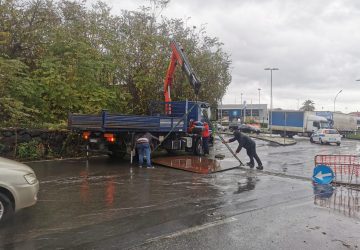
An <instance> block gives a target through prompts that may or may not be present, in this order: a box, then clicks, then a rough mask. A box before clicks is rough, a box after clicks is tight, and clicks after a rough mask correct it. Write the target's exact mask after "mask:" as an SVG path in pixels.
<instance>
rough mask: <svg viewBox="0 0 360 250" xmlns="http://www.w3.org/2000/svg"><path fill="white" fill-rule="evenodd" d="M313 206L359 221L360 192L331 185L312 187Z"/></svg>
mask: <svg viewBox="0 0 360 250" xmlns="http://www.w3.org/2000/svg"><path fill="white" fill-rule="evenodd" d="M314 195H315V196H314V204H315V205H317V206H321V207H324V208H328V209H330V211H332V212H335V213H340V214H343V215H345V216H348V217H350V218H356V219H360V190H356V189H353V188H348V187H343V186H338V187H333V186H331V185H314Z"/></svg>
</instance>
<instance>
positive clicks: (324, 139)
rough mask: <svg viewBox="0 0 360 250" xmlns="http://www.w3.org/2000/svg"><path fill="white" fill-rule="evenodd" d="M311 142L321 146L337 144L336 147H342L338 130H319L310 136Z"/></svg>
mask: <svg viewBox="0 0 360 250" xmlns="http://www.w3.org/2000/svg"><path fill="white" fill-rule="evenodd" d="M310 142H312V143H321V144H330V143H336V145H338V146H340V144H341V135H340V134H339V132H338V131H337V130H336V129H319V130H318V131H315V132H314V133H313V134H312V135H311V136H310Z"/></svg>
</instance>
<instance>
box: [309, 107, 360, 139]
mask: <svg viewBox="0 0 360 250" xmlns="http://www.w3.org/2000/svg"><path fill="white" fill-rule="evenodd" d="M316 115H318V116H322V117H325V118H326V119H327V120H328V122H329V125H330V128H334V129H336V130H337V131H339V133H340V134H341V135H345V134H348V133H353V132H355V131H356V130H357V128H358V125H357V117H356V116H352V115H348V114H343V113H339V112H331V111H316Z"/></svg>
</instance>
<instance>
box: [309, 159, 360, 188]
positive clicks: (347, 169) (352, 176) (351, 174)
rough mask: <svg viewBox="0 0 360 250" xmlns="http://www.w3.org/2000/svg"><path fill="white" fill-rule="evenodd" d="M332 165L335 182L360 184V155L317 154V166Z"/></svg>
mask: <svg viewBox="0 0 360 250" xmlns="http://www.w3.org/2000/svg"><path fill="white" fill-rule="evenodd" d="M318 165H326V166H328V167H330V168H331V169H332V170H333V172H334V174H335V178H334V180H333V182H334V183H340V184H352V185H360V157H359V156H356V155H316V156H315V166H318Z"/></svg>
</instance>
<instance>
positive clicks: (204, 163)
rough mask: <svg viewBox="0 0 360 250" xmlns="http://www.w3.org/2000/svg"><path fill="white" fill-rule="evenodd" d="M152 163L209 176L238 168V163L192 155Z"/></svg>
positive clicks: (155, 160)
mask: <svg viewBox="0 0 360 250" xmlns="http://www.w3.org/2000/svg"><path fill="white" fill-rule="evenodd" d="M153 163H155V164H159V165H162V166H167V167H171V168H175V169H181V170H185V171H189V172H194V173H199V174H211V173H215V172H220V171H225V170H229V169H233V168H236V167H238V166H239V163H238V162H234V161H229V160H218V159H210V158H207V157H205V156H194V155H182V156H164V157H158V158H154V159H153Z"/></svg>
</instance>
